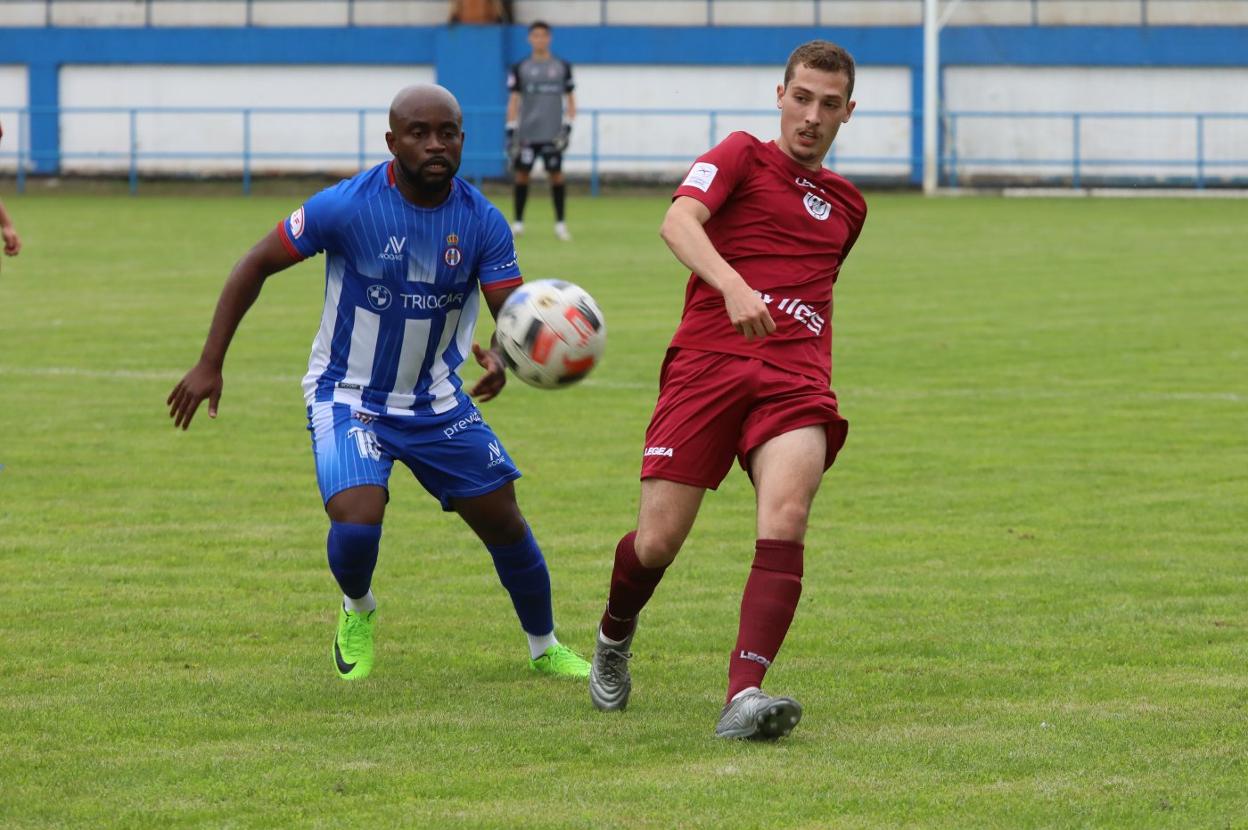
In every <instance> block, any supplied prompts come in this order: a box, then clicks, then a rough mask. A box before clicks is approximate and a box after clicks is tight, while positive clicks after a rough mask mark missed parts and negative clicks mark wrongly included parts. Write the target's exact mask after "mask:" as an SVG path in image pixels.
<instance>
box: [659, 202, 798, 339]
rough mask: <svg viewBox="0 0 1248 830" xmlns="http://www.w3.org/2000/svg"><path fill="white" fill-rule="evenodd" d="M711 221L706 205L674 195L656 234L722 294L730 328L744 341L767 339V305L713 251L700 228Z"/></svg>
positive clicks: (772, 327)
mask: <svg viewBox="0 0 1248 830" xmlns="http://www.w3.org/2000/svg"><path fill="white" fill-rule="evenodd" d="M710 218H711V211H710V210H709V209H708V208H707V206H706V205H704V204H702V203H701V202H699V201H698V200H697V199H694V198H692V197H691V196H677V197H676V198H675V199H674V200H673V201H672V206H671V207H669V208H668V209H667V215H666V216H664V217H663V225H662V227H660V228H659V235H660V236H662V237H663V241H664V242H666V243H667V247H669V248H671V249H672V253H673V254H675V255H676V258H677V259H678V260H680V262H681V264H683V265H684V266H685V267H686V268H688V269H689V270H690V271H692V272H693V273H695V274H697V275H698V277H699V278H700V279H702V280H703V281H705V282H707V283H709V284H710V285H711V286H712V287H713V288H715V290H717V291H719V293H721V294H723V295H724V308H725V310H726V311H727V312H728V319H729V320H731V321H732V327H733V328H735V329H736V330H737V331H738V332H740V333H741V334H743V335H744V336H745V339H746V340H753V339H754V338H755V337H759V338H761V337H766V336H767V335H769V334H771V333H772V332H773V331H775V330H776V324H775V322H774V321H773V320H772V319H771V313H770V312H769V311H767V304H766V303H764V302H763V301H762V299H761V298H760V297H759V296H758V294H757V293H755V291H754V289H752V288H750V286H749V285H748V284H747V283H746V281H745V280H744V279H742V278H741V275H740V274H738V273H737V271H736V269H735V268H733V267H732V266H731V265H729V264H728V262H727V261H726V260H725V259H724V258H723V257H722V256H720V255H719V251H717V250H715V246H714V244H712V243H711V238H710V237H709V236H707V235H706V229H705V228H704V227H702V226H703V225H705V224H706V223H707V220H709V219H710Z"/></svg>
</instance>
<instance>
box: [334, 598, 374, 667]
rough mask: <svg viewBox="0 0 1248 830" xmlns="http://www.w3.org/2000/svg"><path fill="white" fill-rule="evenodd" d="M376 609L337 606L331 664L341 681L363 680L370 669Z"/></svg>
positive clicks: (371, 665)
mask: <svg viewBox="0 0 1248 830" xmlns="http://www.w3.org/2000/svg"><path fill="white" fill-rule="evenodd" d="M376 623H377V609H376V608H374V609H373V610H372V611H369V612H367V613H363V612H351V611H348V610H347V609H345V608H342V607H341V606H340V607H339V608H338V633H337V634H336V635H335V636H334V666H335V667H336V668H337V669H338V676H339V677H341V678H342V679H343V680H363V679H364V678H365V677H368V675H369V672H371V671H372V670H373V627H374V626H375V625H376Z"/></svg>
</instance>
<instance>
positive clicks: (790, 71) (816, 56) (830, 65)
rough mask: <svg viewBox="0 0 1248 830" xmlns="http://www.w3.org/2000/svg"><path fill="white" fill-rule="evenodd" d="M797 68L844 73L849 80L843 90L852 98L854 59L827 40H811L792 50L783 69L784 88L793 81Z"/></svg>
mask: <svg viewBox="0 0 1248 830" xmlns="http://www.w3.org/2000/svg"><path fill="white" fill-rule="evenodd" d="M799 66H809V67H810V68H811V69H818V70H820V71H822V72H844V73H845V75H846V76H847V77H848V78H849V87H848V88H847V89H846V90H845V94H846V95H847V96H848V97H850V98H852V97H854V57H853V55H851V54H849V52H846V51H845V50H844V49H843V48H841V47H840V46H837V45H836V44H835V43H832V42H831V41H828V40H812V41H810V42H809V43H803V44H802V45H801V46H799V47H797V48H796V49H794V50H793V54H791V55H789V62H788V63H787V64H786V65H785V67H784V85H785V87H786V88H787V87H788V85H789V81H791V80H793V75H794V73H795V72H797V67H799Z"/></svg>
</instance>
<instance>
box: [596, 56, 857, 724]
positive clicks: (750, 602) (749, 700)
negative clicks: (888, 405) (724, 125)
mask: <svg viewBox="0 0 1248 830" xmlns="http://www.w3.org/2000/svg"><path fill="white" fill-rule="evenodd" d="M853 91H854V62H853V58H852V57H850V55H849V53H847V52H846V51H845V50H844V49H842V48H841V47H839V46H837V45H835V44H833V43H829V42H827V41H821V40H816V41H811V42H810V43H806V44H803V45H802V46H799V47H798V48H797V49H796V50H795V51H794V52H793V54H792V55H790V56H789V61H788V65H787V66H786V67H785V70H784V83H783V85H781V86H778V87H777V88H776V106H777V108H778V109H779V110H780V135H779V137H778V138H776V139H775V140H774V141H769V142H766V143H764V142H761V141H759V140H758V139H756V138H754V137H753V136H751V135H749V134H747V133H743V132H736V133H733V134H732V135H730V136H728V137H727V138H726V139H724V140H723V141H722V142H721V143H720V144H718V145H717V146H716V147H714V148H713V149H711V150H710V151H709V152H707V153H706V154H705V155H703V156H701V157H700V158H699V159H698V160H697V161H696V162H695V163H694V165H693V167H692V168H691V169H690V170H689V173H688V175H687V176H686V177H685V180H684V183H683V184H681V186H680V187H679V188H677V189H676V193H675V196H674V197H673V201H672V205H671V207H670V208H669V209H668V211H667V215H666V217H665V218H664V220H663V226H662V229H661V234H662V236H663V240H664V241H665V242H666V243H667V245H668V247H669V248H671V250H672V253H673V254H675V255H676V258H677V259H678V260H680V261H681V263H683V264H684V265H685V266H686V267H688V268H689V269H690V270H691V271H692V272H693V273H692V274H691V276H690V278H689V284H688V287H687V288H686V291H685V309H684V314H683V316H682V319H681V322H680V326H679V327H678V328H677V330H676V335H675V336H674V337H673V338H672V343H671V346H670V347H669V349H668V352H667V357H666V359H665V360H664V362H663V368H662V371H661V374H660V379H659V399H658V403H657V404H656V405H655V410H654V416H653V418H652V419H651V421H650V426H649V428H648V429H647V431H646V447H645V452H644V455H643V460H642V467H641V479H642V481H641V509H640V513H639V516H638V519H637V529H636V530H635V531H633V532H631V533H628V534H627V535H625V536H624V538H623V539H621V540H620V542H619V545H618V546H617V547H616V550H615V567H614V570H613V572H612V574H611V590H610V594H609V596H608V600H607V607H606V611H605V612H604V613H603V616H602V622H601V624H600V627H599V630H598V637H597V643H596V647H595V652H594V659H593V661H592V669H591V673H590V680H589V692H590V698H591V700H593V703H594V705H595V706H597V707H598V708H599V709H602V710H614V709H623V708H624V707H625V706H626V705H627V703H628V696H629V692H630V691H631V688H632V681H631V678H630V676H629V672H628V661H629V659H631V657H632V654H631V652H630V650H629V649H630V646H631V644H632V639H633V633H634V631H635V629H636V625H637V616H638V614H639V613H640V612H641V609H642V608H643V607H644V606H645V604H646V602H647V601H648V600H649V599H650V597H651V596H652V595H653V593H654V590H655V588H656V587H657V586H658V584H659V580H660V579H662V577H663V572H664V569H666V568H667V566H668V565H670V564H671V563H672V561H673V560H674V559H675V558H676V554H677V553H678V552H679V551H680V547H681V545H682V544H683V543H684V541H685V538H686V537H687V536H688V534H689V531H690V529H691V528H692V527H693V521H694V519H695V518H696V517H697V513H698V507H699V506H700V505H701V503H702V497H703V495H704V494H705V492H706V490H707V488H710V489H712V490H713V489H715V488H716V487H718V486H719V483H720V482H721V481H723V479H724V476H725V475H727V474H728V471H729V470H730V469H731V468H732V462H733V459H734V458H736V459H738V460H739V461H740V463H741V466H742V468H743V469H744V470H745V471H746V473H748V474H749V476H750V479H751V481H752V482H753V484H754V489H755V491H756V493H757V510H758V513H757V532H758V540H757V543H756V545H755V553H754V562H753V566H752V568H751V570H750V575H749V579H748V580H747V582H746V585H745V592H744V594H743V596H742V598H741V618H740V627H739V630H738V634H737V643H736V646H735V648H734V649H733V651H732V655H731V657H730V659H729V663H728V693H727V702H726V703H725V705H724V709H723V712H722V713H721V715H720V718H719V723H718V724H717V725H716V727H715V734H716V735H718V736H720V737H724V738H756V739H775V738H779V737H781V736H783V735H787V734H788V733H789V732H790V731H791V730H792V728H793V727H794V726H796V725H797V722H798V721H799V720H800V719H801V716H802V708H801V706H800V705H799V704H798V703H797V701H795V700H793V699H791V698H786V697H772V696H770V695H767V694H765V693H763V692H762V691H761V689H760V688H759V687H760V686H761V685H762V681H763V675H764V674H765V672H766V671H767V668H768V666H770V665H771V662H772V660H774V659H775V657H776V654H777V652H778V651H779V650H780V645H781V643H782V642H783V641H784V636H785V634H786V633H787V632H788V629H789V623H790V622H791V621H792V619H793V612H794V610H795V609H796V607H797V601H798V597H799V596H800V595H801V591H802V581H801V580H802V559H803V551H804V546H803V541H804V539H805V534H806V524H807V519H808V517H809V514H810V505H811V502H812V501H813V499H814V497H815V492H816V491H817V490H818V488H819V482H820V480H821V479H822V477H823V473H824V471H825V470H827V468H828V467H830V466H831V465H832V462H833V460H834V459H835V458H836V454H837V451H838V450H840V448H841V445H842V444H843V443H844V441H845V435H846V431H847V427H848V423H847V422H846V421H845V419H844V418H842V417H841V415H840V413H839V412H838V411H837V404H836V395H835V394H834V393H833V392H832V391H831V390H830V389H829V385H830V383H831V377H832V328H831V316H832V286H833V284H834V283H835V282H836V278H837V274H838V273H839V271H840V268H841V264H842V263H843V262H844V261H845V257H846V256H847V255H848V254H849V251H850V248H851V247H853V244H854V242H855V240H857V238H858V234H859V232H860V231H861V230H862V225H863V222H864V221H865V219H866V214H867V206H866V202H865V201H864V200H863V197H862V194H861V193H859V192H858V190H857V188H855V187H854V186H853V185H852V184H850V183H849V182H848V181H846V180H845V179H843V178H841V177H840V176H838V175H836V174H835V173H833V172H831V171H829V170H826V169H825V168H824V167H823V159H824V156H825V155H827V152H828V149H829V148H830V147H831V146H832V141H833V139H835V138H836V134H837V131H838V130H839V129H840V127H841V125H842V124H845V123H846V122H848V121H849V119H850V116H851V115H852V113H853V111H854V102H853V101H852V100H851V96H852V95H853Z"/></svg>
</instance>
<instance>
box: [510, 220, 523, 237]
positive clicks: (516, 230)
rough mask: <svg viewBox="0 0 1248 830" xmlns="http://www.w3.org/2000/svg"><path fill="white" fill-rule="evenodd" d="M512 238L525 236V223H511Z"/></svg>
mask: <svg viewBox="0 0 1248 830" xmlns="http://www.w3.org/2000/svg"><path fill="white" fill-rule="evenodd" d="M511 235H512V236H524V223H523V222H520V221H516V222H512V223H511Z"/></svg>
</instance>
